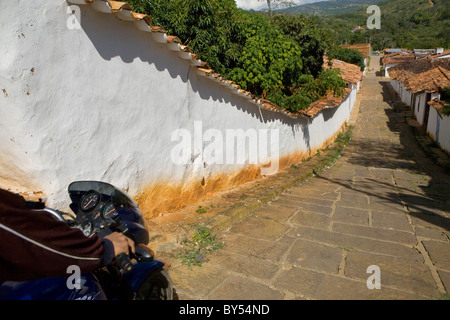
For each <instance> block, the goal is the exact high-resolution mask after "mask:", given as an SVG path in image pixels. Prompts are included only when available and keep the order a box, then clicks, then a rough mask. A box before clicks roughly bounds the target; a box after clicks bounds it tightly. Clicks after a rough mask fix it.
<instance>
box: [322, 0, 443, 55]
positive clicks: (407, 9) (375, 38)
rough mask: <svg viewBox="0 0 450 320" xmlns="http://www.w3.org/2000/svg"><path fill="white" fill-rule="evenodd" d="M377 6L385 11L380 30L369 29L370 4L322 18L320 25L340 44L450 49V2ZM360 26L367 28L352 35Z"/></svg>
mask: <svg viewBox="0 0 450 320" xmlns="http://www.w3.org/2000/svg"><path fill="white" fill-rule="evenodd" d="M377 5H378V6H379V7H380V9H381V29H379V30H378V29H373V30H369V29H367V28H365V26H366V22H367V19H368V18H369V16H370V15H369V14H367V12H366V9H367V6H368V5H366V6H365V7H364V8H363V9H360V10H359V11H357V12H355V13H348V14H343V15H339V16H334V17H318V23H319V26H320V27H321V28H323V29H324V30H326V31H327V33H329V34H330V36H331V37H332V38H333V39H335V40H336V43H338V44H340V43H341V42H344V43H345V42H348V43H349V44H353V43H365V42H368V41H370V42H371V44H372V47H373V49H374V50H383V49H384V48H409V49H414V48H416V49H423V48H437V47H443V48H449V47H450V32H449V30H450V11H449V1H448V0H432V1H430V0H414V1H412V0H389V1H385V2H380V3H378V4H377ZM356 26H361V27H363V28H364V29H363V30H360V31H356V32H351V30H352V29H353V28H355V27H356Z"/></svg>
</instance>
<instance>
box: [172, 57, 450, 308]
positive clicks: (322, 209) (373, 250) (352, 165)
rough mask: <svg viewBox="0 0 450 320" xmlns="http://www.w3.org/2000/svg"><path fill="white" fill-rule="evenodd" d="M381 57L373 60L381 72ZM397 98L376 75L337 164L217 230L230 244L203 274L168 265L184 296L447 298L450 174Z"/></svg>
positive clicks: (212, 257)
mask: <svg viewBox="0 0 450 320" xmlns="http://www.w3.org/2000/svg"><path fill="white" fill-rule="evenodd" d="M378 59H379V57H376V56H373V57H372V65H371V68H372V67H373V68H374V70H380V69H379V64H378V63H379V62H378ZM395 99H396V97H395V93H394V91H393V90H392V89H391V88H390V85H389V79H386V78H383V77H380V76H379V75H378V74H377V73H376V72H369V73H368V74H367V75H366V77H365V79H364V81H363V83H362V89H361V92H360V94H358V101H357V103H356V110H355V116H357V118H356V117H353V118H352V121H354V122H355V123H354V124H355V128H354V135H353V138H352V140H351V142H350V144H349V145H348V146H347V147H346V149H345V151H344V152H343V154H342V156H341V157H340V159H339V160H338V161H337V162H336V163H335V165H334V166H333V167H332V168H330V169H328V170H326V171H324V172H323V173H321V174H319V175H317V176H315V177H314V178H312V179H309V180H308V181H306V182H305V183H303V184H302V185H300V186H297V187H294V188H291V189H289V190H288V191H285V192H284V193H282V194H281V195H279V196H278V197H277V198H276V199H275V200H273V201H271V202H270V203H268V204H266V205H264V206H262V207H261V208H258V209H256V210H254V211H253V212H251V213H250V214H249V215H248V216H247V217H245V218H244V219H240V220H238V221H236V222H234V223H233V224H232V225H231V226H230V227H229V228H227V229H226V230H224V231H222V232H220V234H218V237H219V239H220V240H221V241H223V242H224V244H225V245H224V247H223V248H222V249H220V250H218V251H217V252H214V253H212V254H211V255H210V256H209V259H208V261H207V262H205V263H204V264H203V265H202V266H201V267H198V266H193V267H192V269H190V268H188V267H187V266H185V265H182V264H181V263H180V262H179V261H177V260H176V259H170V263H171V267H170V269H169V273H170V275H171V277H172V279H173V281H174V286H175V289H176V292H177V294H178V296H179V298H180V299H196V300H197V299H232V300H240V299H246V300H249V299H250V300H251V299H262V300H264V299H277V300H278V299H288V300H291V299H439V298H441V297H443V296H444V294H448V293H449V292H450V231H449V230H450V200H449V194H450V177H449V175H448V174H447V173H445V171H443V169H442V168H440V167H439V166H436V165H435V164H434V163H433V162H432V161H431V160H430V159H429V158H427V157H426V156H425V155H424V153H423V151H422V150H421V149H420V148H419V146H418V145H417V142H416V140H415V137H414V135H413V133H412V130H411V128H410V127H409V126H408V124H407V122H406V121H405V112H404V111H402V110H397V109H395V108H393V105H394V104H395V102H394V101H395ZM374 270H375V271H374ZM377 270H378V272H379V273H377ZM377 274H378V275H380V277H379V278H377V277H376V275H377ZM372 275H374V276H373V277H372ZM369 277H371V278H370V279H371V280H370V284H373V285H374V286H375V288H374V287H373V286H372V289H369V287H370V285H368V281H367V280H368V278H369ZM372 280H373V282H372ZM377 280H379V282H377ZM377 283H378V284H379V285H380V288H381V289H377V287H376V284H377Z"/></svg>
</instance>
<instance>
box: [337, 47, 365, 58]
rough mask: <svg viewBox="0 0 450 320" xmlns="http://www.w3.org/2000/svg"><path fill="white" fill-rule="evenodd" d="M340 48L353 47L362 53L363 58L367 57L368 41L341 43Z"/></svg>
mask: <svg viewBox="0 0 450 320" xmlns="http://www.w3.org/2000/svg"><path fill="white" fill-rule="evenodd" d="M340 47H341V48H347V49H353V50H356V51H358V52H359V53H361V54H362V55H363V57H364V58H368V57H369V55H370V43H355V44H343V45H340Z"/></svg>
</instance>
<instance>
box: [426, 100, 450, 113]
mask: <svg viewBox="0 0 450 320" xmlns="http://www.w3.org/2000/svg"><path fill="white" fill-rule="evenodd" d="M427 103H428V104H429V105H430V106H432V107H433V108H435V109H436V110H437V111H438V112H439V113H441V114H442V111H444V107H448V106H450V103H448V102H445V101H442V100H440V99H434V100H431V101H428V102H427Z"/></svg>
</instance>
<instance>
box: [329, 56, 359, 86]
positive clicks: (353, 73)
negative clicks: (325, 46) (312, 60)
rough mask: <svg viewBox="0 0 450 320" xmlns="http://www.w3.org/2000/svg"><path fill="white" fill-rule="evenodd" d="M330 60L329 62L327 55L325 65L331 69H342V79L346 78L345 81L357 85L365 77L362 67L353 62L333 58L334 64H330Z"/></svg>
mask: <svg viewBox="0 0 450 320" xmlns="http://www.w3.org/2000/svg"><path fill="white" fill-rule="evenodd" d="M328 62H329V60H328V57H326V56H325V57H323V67H324V68H330V69H340V70H341V77H342V79H344V81H345V82H347V83H349V84H353V85H356V84H357V83H358V82H359V81H361V80H362V78H363V73H362V71H361V68H360V67H358V66H357V65H355V64H351V63H348V62H345V61H342V60H337V59H333V60H331V62H332V63H333V65H332V66H329V65H328Z"/></svg>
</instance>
